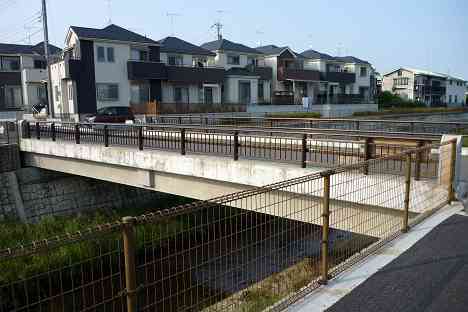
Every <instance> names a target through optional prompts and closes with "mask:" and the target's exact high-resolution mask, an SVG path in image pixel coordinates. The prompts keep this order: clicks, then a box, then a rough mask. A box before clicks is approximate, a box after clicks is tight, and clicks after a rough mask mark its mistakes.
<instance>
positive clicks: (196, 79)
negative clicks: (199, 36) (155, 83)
mask: <svg viewBox="0 0 468 312" xmlns="http://www.w3.org/2000/svg"><path fill="white" fill-rule="evenodd" d="M159 44H160V45H161V47H160V52H161V53H160V58H161V62H163V63H164V64H165V65H166V68H167V79H166V80H164V81H163V82H162V104H165V105H166V106H168V105H167V104H169V105H171V104H176V105H178V106H180V104H183V105H186V106H187V108H186V109H184V108H179V107H177V111H178V112H180V111H193V110H194V109H193V107H194V106H196V105H199V106H200V105H211V104H218V105H219V104H221V102H222V100H221V96H222V95H221V91H222V86H223V83H224V68H223V67H221V66H217V65H216V61H215V58H216V53H213V52H211V51H209V50H206V49H204V48H201V47H199V46H197V45H194V44H192V43H189V42H187V41H184V40H182V39H179V38H176V37H166V38H164V39H162V40H159ZM188 107H192V109H191V110H190V109H189V108H188ZM198 110H200V109H198Z"/></svg>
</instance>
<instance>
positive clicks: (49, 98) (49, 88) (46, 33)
mask: <svg viewBox="0 0 468 312" xmlns="http://www.w3.org/2000/svg"><path fill="white" fill-rule="evenodd" d="M42 24H43V27H42V28H43V29H44V56H45V59H46V66H47V102H48V104H49V107H48V108H49V112H48V113H49V115H50V116H51V117H54V104H53V103H52V82H51V81H52V80H51V79H50V65H49V61H50V57H49V28H48V26H47V5H46V0H42Z"/></svg>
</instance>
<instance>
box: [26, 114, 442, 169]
mask: <svg viewBox="0 0 468 312" xmlns="http://www.w3.org/2000/svg"><path fill="white" fill-rule="evenodd" d="M23 126H24V129H23V138H32V139H41V140H44V139H48V140H52V141H70V142H75V143H76V144H83V143H86V144H100V145H104V146H106V147H108V146H128V147H131V148H138V149H139V150H145V149H163V150H169V151H177V152H180V154H181V155H186V154H187V153H195V154H196V153H201V154H211V155H218V156H229V157H232V158H233V159H234V160H239V159H259V160H268V161H282V162H292V163H297V164H300V165H301V166H302V167H303V168H305V167H307V165H313V166H325V167H335V166H342V165H348V164H354V163H358V162H361V161H365V160H369V159H373V158H379V157H385V156H389V155H394V158H393V159H389V160H388V161H387V163H388V169H389V170H392V171H394V172H397V171H400V173H402V172H401V170H402V168H403V160H402V158H401V157H400V156H398V155H399V154H400V153H401V152H402V151H404V150H406V149H408V148H410V147H417V146H424V145H427V144H433V143H434V140H438V139H440V137H434V136H419V137H407V136H395V135H391V136H388V135H378V134H377V135H372V136H370V135H362V134H360V135H358V134H349V133H330V132H327V133H321V132H318V133H315V132H297V131H283V130H265V129H253V130H252V129H238V128H222V129H220V128H216V127H176V126H161V125H109V124H86V123H80V124H74V123H50V122H36V123H28V122H24V123H23ZM424 156H425V155H421V157H420V158H418V165H417V166H416V168H417V170H419V171H418V175H417V177H418V178H419V176H420V174H422V175H423V176H424V175H426V176H429V175H430V176H433V175H435V174H436V171H435V164H434V163H433V162H431V159H430V157H424ZM421 167H423V169H424V170H421Z"/></svg>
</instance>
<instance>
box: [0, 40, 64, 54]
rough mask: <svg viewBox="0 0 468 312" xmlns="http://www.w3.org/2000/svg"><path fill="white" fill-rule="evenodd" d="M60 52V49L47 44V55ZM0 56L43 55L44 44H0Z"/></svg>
mask: <svg viewBox="0 0 468 312" xmlns="http://www.w3.org/2000/svg"><path fill="white" fill-rule="evenodd" d="M59 52H60V48H58V47H56V46H54V45H52V44H49V53H50V54H51V55H53V54H57V53H59ZM0 54H39V55H44V43H43V42H40V43H38V44H36V45H27V44H8V43H0Z"/></svg>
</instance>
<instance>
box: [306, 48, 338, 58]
mask: <svg viewBox="0 0 468 312" xmlns="http://www.w3.org/2000/svg"><path fill="white" fill-rule="evenodd" d="M301 55H302V56H303V57H305V58H308V59H320V60H334V59H335V58H334V57H333V56H331V55H328V54H326V53H321V52H318V51H315V50H312V49H310V50H307V51H304V52H302V53H301Z"/></svg>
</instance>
